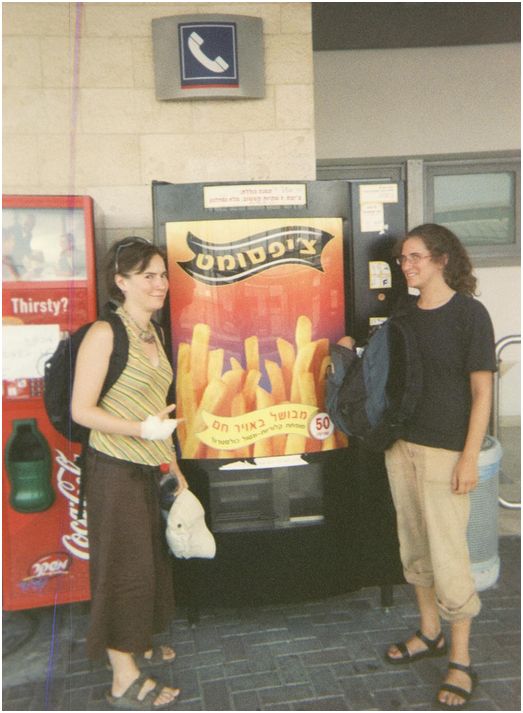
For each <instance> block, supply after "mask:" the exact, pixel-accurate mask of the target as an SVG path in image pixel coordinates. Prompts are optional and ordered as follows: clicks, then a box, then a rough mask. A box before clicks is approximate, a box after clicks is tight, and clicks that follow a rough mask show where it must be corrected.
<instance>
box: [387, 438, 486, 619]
mask: <svg viewBox="0 0 523 713" xmlns="http://www.w3.org/2000/svg"><path fill="white" fill-rule="evenodd" d="M459 456H460V453H459V452H458V451H448V450H445V449H443V448H430V447H428V446H420V445H417V444H415V443H409V442H407V441H403V440H399V441H396V443H395V444H394V445H393V446H392V448H390V449H389V450H387V451H386V453H385V462H386V465H387V473H388V476H389V483H390V488H391V492H392V499H393V501H394V505H395V508H396V515H397V523H398V537H399V542H400V555H401V562H402V564H403V572H404V575H405V579H406V580H407V582H409V583H410V584H414V585H418V586H421V587H434V589H435V593H436V601H437V604H438V609H439V612H440V615H441V617H442V618H443V619H445V620H447V621H456V620H458V619H466V618H471V617H474V616H476V615H477V614H478V612H479V610H480V608H481V603H480V600H479V597H478V595H477V593H476V590H475V584H474V579H473V577H472V572H471V567H470V556H469V551H468V544H467V525H468V519H469V512H470V500H469V496H468V495H456V494H454V493H452V491H451V478H452V472H453V470H454V467H455V465H456V463H457V461H458V458H459Z"/></svg>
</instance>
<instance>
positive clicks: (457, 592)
mask: <svg viewBox="0 0 523 713" xmlns="http://www.w3.org/2000/svg"><path fill="white" fill-rule="evenodd" d="M397 255H398V257H397V261H398V264H399V265H400V266H401V269H402V272H403V275H404V276H405V280H406V282H407V286H408V287H409V288H416V290H417V292H418V293H419V295H418V296H417V297H413V298H412V304H411V305H410V307H409V311H408V315H407V319H408V320H409V322H410V324H411V325H412V327H413V329H414V331H415V334H416V338H417V342H418V345H419V349H420V354H421V359H422V365H423V393H422V397H421V400H420V403H419V404H418V406H417V409H416V412H415V414H414V416H413V418H412V419H411V421H410V423H409V424H407V426H406V429H405V432H404V434H403V438H402V439H400V440H398V441H396V443H394V445H393V446H392V447H391V448H390V449H389V450H387V451H386V453H385V459H386V465H387V472H388V476H389V482H390V486H391V492H392V497H393V500H394V505H395V508H396V514H397V525H398V536H399V541H400V554H401V560H402V564H403V570H404V575H405V579H406V580H407V582H409V583H410V584H412V585H414V587H415V591H416V598H417V603H418V608H419V613H420V628H419V630H418V631H417V632H416V633H415V634H413V635H412V636H410V637H409V638H408V639H407V640H406V641H405V642H401V643H399V644H393V645H392V646H390V647H389V649H388V651H387V654H386V658H387V660H388V661H389V662H390V663H392V664H404V663H410V662H412V661H415V660H417V659H420V658H425V657H429V656H430V657H431V656H443V655H444V654H445V653H446V652H447V643H446V641H445V638H444V636H443V633H442V631H441V622H440V619H444V620H446V621H448V622H449V623H450V653H449V665H448V672H447V675H446V677H445V680H444V682H443V683H442V685H441V686H440V689H439V691H438V694H437V697H436V702H437V704H439V706H441V707H443V708H446V709H451V710H452V709H460V708H463V707H464V706H465V704H466V702H467V701H468V700H469V698H470V696H471V693H472V690H473V688H474V687H475V685H476V682H477V676H476V674H475V673H474V671H473V670H472V668H471V665H470V663H471V662H470V653H469V635H470V628H471V622H472V618H473V617H475V616H476V615H477V614H478V612H479V610H480V606H481V604H480V600H479V598H478V595H477V593H476V590H475V584H474V579H473V576H472V572H471V566H470V557H469V552H468V545H467V524H468V518H469V509H470V504H469V495H468V494H469V492H470V491H471V490H473V489H474V488H475V487H476V484H477V482H478V457H479V453H480V449H481V446H482V443H483V439H484V437H485V433H486V431H487V427H488V422H489V417H490V409H491V399H492V372H493V371H495V370H496V359H495V349H494V333H493V328H492V323H491V321H490V318H489V315H488V313H487V310H486V309H485V307H484V306H483V305H482V304H481V303H480V302H478V301H477V300H475V299H474V298H473V295H474V293H475V289H476V278H475V277H474V276H473V274H472V267H471V264H470V260H469V258H468V255H467V253H466V250H465V248H464V247H463V246H462V244H461V243H460V241H459V240H458V238H457V237H456V236H455V235H454V234H453V233H452V232H451V231H450V230H448V229H447V228H445V227H443V226H441V225H435V224H426V225H420V226H418V227H417V228H414V229H413V230H411V231H410V232H409V233H408V234H407V236H406V237H405V238H404V239H403V240H401V241H400V243H399V245H398V246H397Z"/></svg>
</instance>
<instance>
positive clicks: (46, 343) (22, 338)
mask: <svg viewBox="0 0 523 713" xmlns="http://www.w3.org/2000/svg"><path fill="white" fill-rule="evenodd" d="M3 333H4V342H3V352H2V369H3V376H2V378H3V379H6V380H7V381H14V380H15V379H38V378H41V377H42V376H43V375H44V364H45V362H46V360H47V359H48V358H49V357H50V356H51V355H52V354H53V353H54V351H55V349H56V347H57V346H58V342H59V341H60V326H59V325H58V324H28V325H16V326H11V325H5V326H4V327H3Z"/></svg>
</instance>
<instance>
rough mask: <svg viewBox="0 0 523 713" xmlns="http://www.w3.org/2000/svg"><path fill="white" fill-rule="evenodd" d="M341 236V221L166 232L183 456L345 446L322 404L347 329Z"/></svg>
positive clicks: (185, 225) (179, 225)
mask: <svg viewBox="0 0 523 713" xmlns="http://www.w3.org/2000/svg"><path fill="white" fill-rule="evenodd" d="M342 231H343V226H342V220H341V219H340V218H292V219H279V218H278V219H274V218H273V219H237V220H206V221H183V222H169V223H167V224H166V240H167V255H168V266H169V282H170V318H171V330H172V339H173V354H174V355H175V362H176V363H175V365H174V366H175V379H176V404H177V410H176V416H177V417H178V418H183V419H184V420H183V421H182V422H181V423H180V424H179V426H178V437H179V442H180V446H181V450H182V456H183V457H184V458H240V459H241V458H253V457H254V458H259V457H271V456H283V455H291V454H301V453H310V452H317V451H326V450H332V449H333V448H339V447H343V446H345V445H347V441H346V439H345V437H344V436H343V434H341V433H339V432H337V431H334V428H333V425H332V422H331V421H330V419H329V417H328V415H327V413H326V412H325V398H324V391H325V374H326V370H327V366H328V364H329V342H330V341H337V340H338V339H339V338H340V337H341V336H342V335H343V334H344V329H345V304H344V288H343V254H342V250H343V242H342Z"/></svg>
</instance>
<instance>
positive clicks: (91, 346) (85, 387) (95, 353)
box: [71, 322, 141, 436]
mask: <svg viewBox="0 0 523 713" xmlns="http://www.w3.org/2000/svg"><path fill="white" fill-rule="evenodd" d="M113 340H114V337H113V330H112V327H111V325H110V324H109V323H108V322H95V323H94V324H93V326H92V327H91V328H90V329H89V331H88V332H87V334H86V335H85V337H84V338H83V340H82V343H81V345H80V349H79V350H78V355H77V358H76V368H75V374H74V384H73V397H72V400H71V415H72V417H73V419H74V420H75V421H76V422H77V423H79V424H80V425H81V426H85V427H86V428H91V429H93V428H94V429H96V430H97V431H102V432H104V433H117V434H120V435H123V436H139V435H140V428H141V424H140V421H127V420H125V419H123V418H119V417H117V416H113V415H112V414H110V413H108V412H107V411H104V409H102V408H100V407H99V406H98V400H99V398H100V394H101V392H102V387H103V384H104V381H105V377H106V375H107V371H108V369H109V360H110V358H111V352H112V351H113Z"/></svg>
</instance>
